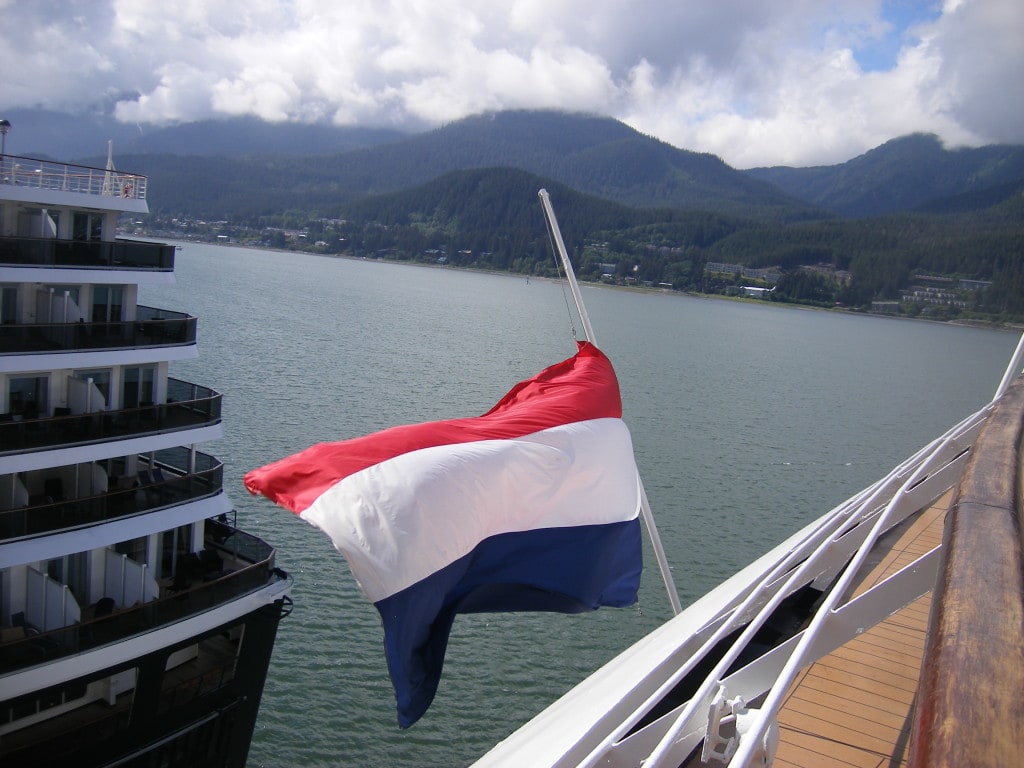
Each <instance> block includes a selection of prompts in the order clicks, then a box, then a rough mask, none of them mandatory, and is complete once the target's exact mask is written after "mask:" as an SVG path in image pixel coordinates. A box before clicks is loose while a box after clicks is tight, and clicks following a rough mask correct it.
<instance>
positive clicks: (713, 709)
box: [700, 685, 779, 766]
mask: <svg viewBox="0 0 1024 768" xmlns="http://www.w3.org/2000/svg"><path fill="white" fill-rule="evenodd" d="M757 713H758V710H757V709H748V708H747V704H746V702H745V701H744V700H743V698H742V697H741V696H737V697H736V698H734V699H726V698H725V686H723V685H719V686H718V693H717V694H715V698H714V700H713V701H712V702H711V705H710V706H709V707H708V727H707V730H706V731H705V736H704V746H703V747H702V748H701V755H700V759H701V762H702V763H707V762H708V761H710V760H715V761H717V762H719V763H722V765H728V764H729V762H730V761H731V760H732V756H733V755H734V754H735V753H736V749H737V748H738V747H739V745H740V740H741V739H742V738H743V737H744V736H745V735H746V734H747V732H748V731H749V730H750V728H751V727H752V726H753V725H754V721H755V720H756V718H757ZM778 743H779V729H778V725H777V724H776V723H771V724H770V725H769V727H768V728H767V730H766V732H765V734H764V738H763V742H762V744H761V745H760V749H758V750H757V751H756V752H755V753H754V755H753V758H754V762H753V763H751V764H752V765H761V766H769V765H771V764H772V760H773V759H774V758H775V750H776V748H777V747H778Z"/></svg>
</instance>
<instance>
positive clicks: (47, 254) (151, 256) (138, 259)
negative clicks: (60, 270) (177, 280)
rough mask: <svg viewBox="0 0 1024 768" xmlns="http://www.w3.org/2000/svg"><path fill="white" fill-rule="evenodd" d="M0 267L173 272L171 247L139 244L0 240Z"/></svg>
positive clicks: (133, 242) (34, 238)
mask: <svg viewBox="0 0 1024 768" xmlns="http://www.w3.org/2000/svg"><path fill="white" fill-rule="evenodd" d="M0 265H4V266H27V267H74V268H77V269H146V270H159V271H165V272H171V271H173V270H174V246H173V245H167V244H165V243H147V242H143V241H141V240H120V239H119V240H114V241H113V242H100V241H95V240H93V241H88V242H87V241H83V240H58V239H55V238H47V237H0Z"/></svg>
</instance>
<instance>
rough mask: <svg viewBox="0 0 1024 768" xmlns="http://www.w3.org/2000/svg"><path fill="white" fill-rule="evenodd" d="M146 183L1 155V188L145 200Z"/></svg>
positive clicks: (123, 175)
mask: <svg viewBox="0 0 1024 768" xmlns="http://www.w3.org/2000/svg"><path fill="white" fill-rule="evenodd" d="M148 183H149V180H148V179H147V178H146V177H145V176H140V175H139V174H137V173H124V172H122V171H116V170H109V169H107V168H94V167H90V166H87V165H71V164H69V163H55V162H51V161H49V160H38V159H36V158H33V157H18V156H17V155H0V184H11V185H13V186H18V187H34V188H36V189H50V190H57V191H60V192H77V193H80V194H85V195H99V196H102V197H120V198H124V199H127V200H145V199H146V189H147V186H148Z"/></svg>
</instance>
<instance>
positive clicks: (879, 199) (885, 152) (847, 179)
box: [745, 134, 1024, 216]
mask: <svg viewBox="0 0 1024 768" xmlns="http://www.w3.org/2000/svg"><path fill="white" fill-rule="evenodd" d="M745 173H746V174H747V175H748V176H750V177H752V178H756V179H761V180H763V181H768V182H771V183H772V184H775V185H776V186H778V187H779V188H780V189H782V190H784V191H786V192H788V193H789V194H791V195H793V196H794V197H797V198H799V199H801V200H804V201H806V202H807V203H810V204H813V205H816V206H820V207H822V208H825V209H827V210H830V211H834V212H835V213H839V214H841V215H843V216H876V215H879V214H883V213H892V212H894V211H909V210H913V209H917V208H923V209H929V207H930V208H931V209H936V208H941V207H942V204H939V203H937V202H933V201H938V200H939V199H944V198H954V197H958V198H960V203H959V207H960V208H961V209H964V207H965V206H967V205H970V204H972V202H973V204H974V205H975V206H976V207H988V206H989V205H993V204H994V203H995V202H998V200H1001V199H1006V197H1008V196H1010V195H1012V194H1014V189H1015V187H1014V184H1016V183H1017V182H1019V181H1020V180H1021V179H1024V147H1021V146H1008V145H992V146H987V147H978V148H975V149H966V148H960V149H946V148H945V147H943V146H942V142H940V141H939V138H938V137H937V136H934V135H931V134H914V135H912V136H904V137H902V138H899V139H893V140H892V141H888V142H886V143H885V144H883V145H882V146H880V147H876V148H875V149H872V150H871V151H870V152H866V153H865V154H863V155H860V156H859V157H855V158H853V159H852V160H849V161H847V162H845V163H842V164H840V165H831V166H819V167H815V168H785V167H776V168H754V169H751V170H749V171H745Z"/></svg>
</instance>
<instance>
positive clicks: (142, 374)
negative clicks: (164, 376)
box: [121, 367, 156, 408]
mask: <svg viewBox="0 0 1024 768" xmlns="http://www.w3.org/2000/svg"><path fill="white" fill-rule="evenodd" d="M123 379H124V384H123V385H122V390H121V407H122V408H138V407H139V406H140V405H142V404H146V405H152V404H153V402H154V399H153V393H154V391H155V390H154V381H155V380H156V368H155V367H146V368H125V369H124V377H123Z"/></svg>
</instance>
